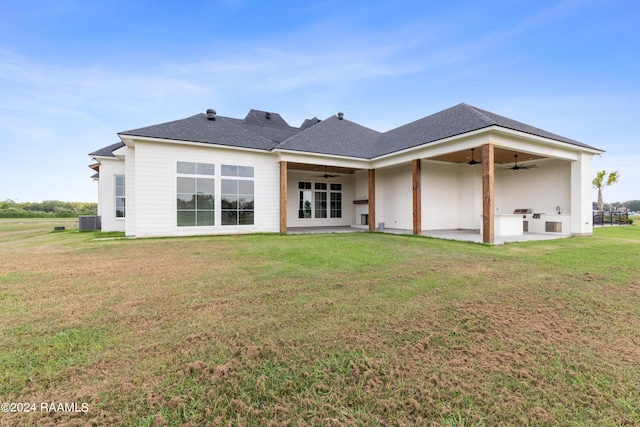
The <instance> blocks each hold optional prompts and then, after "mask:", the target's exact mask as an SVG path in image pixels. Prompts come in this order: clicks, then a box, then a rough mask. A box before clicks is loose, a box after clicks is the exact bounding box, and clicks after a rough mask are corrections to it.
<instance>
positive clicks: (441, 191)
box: [420, 161, 462, 230]
mask: <svg viewBox="0 0 640 427" xmlns="http://www.w3.org/2000/svg"><path fill="white" fill-rule="evenodd" d="M421 172H422V176H421V185H420V186H421V188H422V193H421V195H420V197H421V200H422V221H421V223H422V229H423V230H443V229H455V228H462V227H461V226H460V220H461V217H460V215H461V206H460V204H461V203H460V195H459V187H460V184H459V183H460V172H461V169H460V168H459V167H458V166H457V165H445V164H441V163H436V162H429V161H422V163H421Z"/></svg>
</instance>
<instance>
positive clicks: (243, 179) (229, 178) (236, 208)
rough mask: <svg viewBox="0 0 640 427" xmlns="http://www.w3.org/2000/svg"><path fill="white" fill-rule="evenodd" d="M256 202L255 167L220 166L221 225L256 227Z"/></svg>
mask: <svg viewBox="0 0 640 427" xmlns="http://www.w3.org/2000/svg"><path fill="white" fill-rule="evenodd" d="M230 186H233V187H235V189H234V191H231V190H230ZM255 201H256V186H255V167H254V166H243V165H229V164H222V165H220V225H221V226H223V227H228V226H247V225H255V223H256V217H255V208H256V206H255Z"/></svg>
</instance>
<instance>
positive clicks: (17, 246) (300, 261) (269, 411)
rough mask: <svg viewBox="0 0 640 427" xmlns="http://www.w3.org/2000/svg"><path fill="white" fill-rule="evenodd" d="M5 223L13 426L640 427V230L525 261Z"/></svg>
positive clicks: (512, 251) (382, 239)
mask: <svg viewBox="0 0 640 427" xmlns="http://www.w3.org/2000/svg"><path fill="white" fill-rule="evenodd" d="M52 229H53V226H51V225H50V224H35V223H25V224H10V223H0V307H2V309H1V311H0V330H2V333H1V335H0V396H2V400H3V401H16V402H17V401H24V402H52V401H53V402H79V403H81V402H88V403H89V407H90V410H89V412H88V413H51V412H49V413H39V412H37V413H29V414H17V413H14V414H0V425H3V424H2V423H3V422H4V421H7V423H8V424H9V425H13V424H36V425H54V424H56V425H58V424H62V425H65V424H67V425H78V424H79V425H92V424H95V425H105V424H108V425H138V426H152V425H154V426H155V425H194V426H195V425H218V424H225V425H226V424H230V425H265V424H273V425H300V424H304V425H388V424H403V425H415V424H418V425H420V424H423V425H424V424H426V425H444V426H493V425H558V424H560V425H611V426H614V425H637V424H640V410H639V409H638V408H640V371H639V370H638V368H637V367H638V365H637V361H638V360H640V279H639V277H640V266H639V265H638V263H637V259H638V256H640V227H636V226H633V227H605V228H597V229H596V230H594V237H593V238H570V239H563V240H555V241H540V242H529V243H519V244H509V245H505V246H493V247H492V246H484V245H477V244H469V243H461V242H452V241H443V240H434V239H427V238H417V237H412V236H396V235H385V234H379V233H355V234H335V235H289V236H281V235H251V236H217V237H194V238H171V239H138V240H130V239H104V240H103V239H100V238H101V237H119V236H120V235H113V236H112V235H103V234H101V233H78V232H76V231H74V230H67V231H65V232H53V231H52Z"/></svg>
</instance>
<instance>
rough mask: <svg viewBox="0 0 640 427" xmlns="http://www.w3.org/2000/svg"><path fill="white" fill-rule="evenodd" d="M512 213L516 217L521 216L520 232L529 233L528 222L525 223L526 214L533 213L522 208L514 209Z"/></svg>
mask: <svg viewBox="0 0 640 427" xmlns="http://www.w3.org/2000/svg"><path fill="white" fill-rule="evenodd" d="M513 213H514V214H516V215H522V218H523V220H522V231H523V232H524V233H528V232H529V221H527V214H531V213H533V211H532V210H531V209H530V208H523V209H514V210H513Z"/></svg>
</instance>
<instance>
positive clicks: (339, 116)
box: [338, 112, 344, 120]
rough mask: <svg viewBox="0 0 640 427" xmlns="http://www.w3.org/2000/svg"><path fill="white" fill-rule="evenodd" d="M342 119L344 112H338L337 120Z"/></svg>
mask: <svg viewBox="0 0 640 427" xmlns="http://www.w3.org/2000/svg"><path fill="white" fill-rule="evenodd" d="M342 119H344V113H343V112H339V113H338V120H342Z"/></svg>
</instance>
